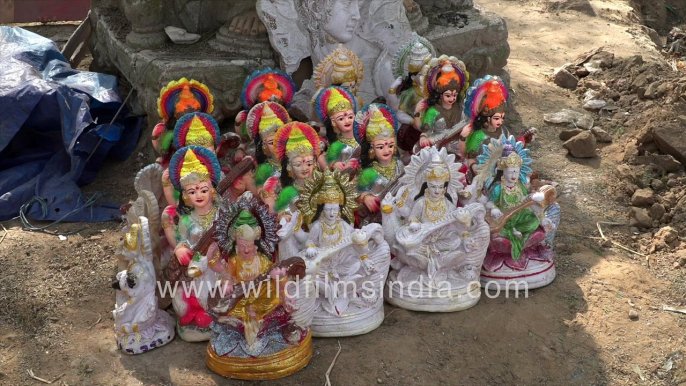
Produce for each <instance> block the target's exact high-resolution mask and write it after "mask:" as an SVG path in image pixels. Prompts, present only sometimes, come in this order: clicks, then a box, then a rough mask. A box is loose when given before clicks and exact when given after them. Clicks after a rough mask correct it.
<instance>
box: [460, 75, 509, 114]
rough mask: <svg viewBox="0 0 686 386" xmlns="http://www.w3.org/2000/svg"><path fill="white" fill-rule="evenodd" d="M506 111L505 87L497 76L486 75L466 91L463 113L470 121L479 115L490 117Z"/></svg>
mask: <svg viewBox="0 0 686 386" xmlns="http://www.w3.org/2000/svg"><path fill="white" fill-rule="evenodd" d="M506 110H507V86H506V85H505V83H504V82H503V81H502V79H500V78H499V77H497V76H492V75H486V76H485V77H483V78H479V79H477V80H476V81H475V82H474V85H472V87H470V88H469V90H467V97H466V98H465V104H464V113H465V115H466V116H467V117H468V118H469V120H470V121H472V122H473V121H474V120H475V119H476V118H477V117H478V116H479V115H482V116H486V117H492V116H493V115H494V114H495V113H505V111H506Z"/></svg>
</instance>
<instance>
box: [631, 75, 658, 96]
mask: <svg viewBox="0 0 686 386" xmlns="http://www.w3.org/2000/svg"><path fill="white" fill-rule="evenodd" d="M652 79H653V75H652V74H650V73H649V72H647V71H645V72H642V73H640V74H638V75H637V76H636V78H634V81H633V82H631V88H632V89H634V90H635V91H637V92H638V89H640V88H643V89H645V88H646V87H648V85H650V82H651V81H652ZM644 92H645V90H644ZM640 96H641V95H640V94H639V97H640Z"/></svg>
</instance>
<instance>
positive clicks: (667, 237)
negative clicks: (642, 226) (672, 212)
mask: <svg viewBox="0 0 686 386" xmlns="http://www.w3.org/2000/svg"><path fill="white" fill-rule="evenodd" d="M678 237H679V232H677V231H676V229H674V228H672V227H670V226H666V227H664V228H660V230H659V231H657V233H655V236H653V240H654V241H656V242H663V243H665V244H671V243H673V242H674V241H675V240H676V239H677V238H678Z"/></svg>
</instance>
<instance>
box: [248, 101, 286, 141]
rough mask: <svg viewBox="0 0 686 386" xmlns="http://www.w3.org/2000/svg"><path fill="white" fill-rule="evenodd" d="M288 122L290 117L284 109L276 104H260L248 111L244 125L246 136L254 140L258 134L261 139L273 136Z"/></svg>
mask: <svg viewBox="0 0 686 386" xmlns="http://www.w3.org/2000/svg"><path fill="white" fill-rule="evenodd" d="M290 121H291V117H290V116H289V115H288V111H287V110H286V108H285V107H283V106H281V105H280V104H278V103H276V102H262V103H258V104H256V105H255V107H253V108H252V109H250V112H249V113H248V117H247V118H246V123H245V125H246V128H247V129H248V135H250V138H253V139H254V138H255V137H256V136H257V135H258V134H259V135H260V136H261V137H263V138H264V137H267V136H270V135H274V133H276V131H277V130H278V129H279V128H280V127H281V126H283V125H284V124H286V123H289V122H290Z"/></svg>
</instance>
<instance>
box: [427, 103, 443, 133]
mask: <svg viewBox="0 0 686 386" xmlns="http://www.w3.org/2000/svg"><path fill="white" fill-rule="evenodd" d="M439 115H441V113H439V112H438V110H436V108H435V107H429V109H428V110H426V113H425V114H424V119H423V122H422V123H423V124H425V125H429V127H431V128H433V127H434V123H436V118H438V116H439Z"/></svg>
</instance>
